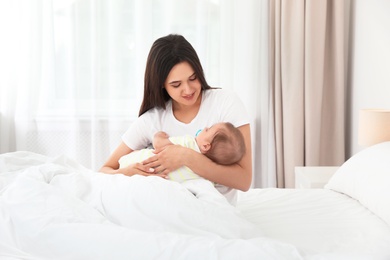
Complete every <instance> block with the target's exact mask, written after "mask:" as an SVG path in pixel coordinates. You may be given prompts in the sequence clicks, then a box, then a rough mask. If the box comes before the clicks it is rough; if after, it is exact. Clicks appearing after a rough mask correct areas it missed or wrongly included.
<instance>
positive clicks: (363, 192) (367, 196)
mask: <svg viewBox="0 0 390 260" xmlns="http://www.w3.org/2000/svg"><path fill="white" fill-rule="evenodd" d="M325 188H326V189H331V190H334V191H337V192H341V193H344V194H346V195H348V196H350V197H352V198H354V199H356V200H358V201H359V202H360V203H361V204H362V205H363V206H365V207H366V208H367V209H369V210H370V211H371V212H373V213H374V214H375V215H377V216H379V217H380V218H382V219H383V220H384V221H386V223H387V224H388V225H390V142H384V143H380V144H376V145H373V146H371V147H368V148H366V149H364V150H362V151H361V152H358V153H357V154H355V155H354V156H352V157H351V158H350V159H349V160H347V161H346V162H345V163H344V164H343V165H342V166H341V167H340V168H339V169H338V170H337V171H336V172H335V174H334V175H333V176H332V178H331V179H330V180H329V182H328V184H327V185H325Z"/></svg>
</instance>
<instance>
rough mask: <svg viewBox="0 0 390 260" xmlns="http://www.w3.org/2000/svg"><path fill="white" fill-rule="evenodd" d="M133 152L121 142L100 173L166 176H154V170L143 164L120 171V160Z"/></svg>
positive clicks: (161, 175) (163, 175)
mask: <svg viewBox="0 0 390 260" xmlns="http://www.w3.org/2000/svg"><path fill="white" fill-rule="evenodd" d="M131 152H133V150H132V149H130V148H129V147H128V146H127V145H126V144H125V143H124V142H121V143H120V145H119V146H118V147H117V148H116V149H115V151H114V152H113V153H112V154H111V155H110V157H109V158H108V160H107V161H106V162H105V164H104V165H103V166H102V168H100V170H99V171H100V172H104V173H111V174H116V173H121V174H124V175H128V176H132V175H134V174H140V175H153V176H160V177H165V176H166V175H165V174H154V169H153V168H151V167H150V166H149V167H148V166H147V165H143V164H142V163H135V164H131V165H129V166H128V167H125V168H121V169H119V159H120V158H121V157H122V156H123V155H126V154H129V153H131Z"/></svg>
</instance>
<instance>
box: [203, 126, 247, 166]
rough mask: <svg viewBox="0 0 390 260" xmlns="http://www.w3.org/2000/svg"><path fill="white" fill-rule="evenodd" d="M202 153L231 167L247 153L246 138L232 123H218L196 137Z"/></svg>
mask: <svg viewBox="0 0 390 260" xmlns="http://www.w3.org/2000/svg"><path fill="white" fill-rule="evenodd" d="M196 142H197V143H198V146H199V148H200V151H201V152H202V153H203V154H204V155H206V156H207V157H208V158H210V159H211V160H213V161H214V162H216V163H218V164H223V165H229V164H233V163H236V162H238V161H240V160H241V158H242V157H243V156H244V153H245V142H244V137H243V135H242V133H241V132H240V130H238V129H237V128H236V127H234V126H233V125H232V124H231V123H217V124H215V125H212V126H211V127H210V128H207V127H206V128H205V129H203V130H202V131H201V132H200V133H199V135H198V136H197V137H196Z"/></svg>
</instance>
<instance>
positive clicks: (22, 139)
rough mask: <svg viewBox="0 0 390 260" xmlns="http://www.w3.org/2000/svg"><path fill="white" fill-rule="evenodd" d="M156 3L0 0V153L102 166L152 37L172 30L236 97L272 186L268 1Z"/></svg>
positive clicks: (133, 101) (132, 114)
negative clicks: (62, 156) (26, 153)
mask: <svg viewBox="0 0 390 260" xmlns="http://www.w3.org/2000/svg"><path fill="white" fill-rule="evenodd" d="M161 3H162V2H161V1H156V0H148V1H139V0H137V1H110V0H102V1H81V2H80V1H67V0H45V1H39V0H13V1H6V0H4V1H0V32H1V36H2V39H3V40H2V41H0V57H1V59H0V71H1V73H0V133H1V134H0V153H4V152H11V151H18V150H29V151H34V152H37V153H42V154H45V155H49V156H57V155H59V154H66V155H68V156H70V157H72V158H78V162H80V163H81V164H83V165H84V166H86V167H88V168H92V169H99V168H100V167H101V166H102V164H103V163H104V161H106V160H107V158H108V156H109V154H110V153H111V152H112V151H113V150H114V149H115V148H116V147H117V146H118V144H119V142H120V136H121V135H122V134H123V133H124V132H125V131H126V129H127V128H128V126H129V125H130V123H131V122H132V120H133V119H135V118H136V117H137V114H138V109H139V106H140V104H141V100H142V93H143V76H144V71H145V63H146V58H147V55H148V51H149V49H150V47H151V45H152V43H153V41H154V40H156V39H157V38H159V37H161V36H164V35H167V34H169V33H178V34H182V35H184V37H186V39H187V40H188V41H189V42H190V43H191V44H192V45H193V46H194V48H195V49H196V51H197V53H198V55H199V57H200V60H201V62H202V65H203V68H204V71H205V74H206V78H207V80H208V83H209V84H210V85H211V86H220V87H221V88H224V89H230V90H232V91H234V92H236V93H237V94H238V95H239V96H240V98H241V99H242V100H243V102H244V106H246V108H247V110H248V112H249V115H250V119H251V124H252V125H251V132H252V140H253V143H252V147H253V156H254V158H260V157H261V158H260V159H256V160H254V166H255V169H257V168H258V169H257V170H256V171H255V172H257V173H258V176H256V178H255V183H256V184H257V185H264V186H269V185H271V186H272V185H273V186H274V179H275V176H274V175H275V174H274V173H275V171H274V163H273V161H272V157H273V154H274V153H272V150H271V151H270V149H272V147H273V146H272V140H273V138H272V136H269V134H272V129H269V128H270V127H271V128H272V124H268V120H269V119H268V118H269V115H270V114H269V113H268V98H269V94H268V86H269V84H268V64H267V62H268V50H267V44H268V38H267V37H268V32H267V30H268V29H267V28H268V14H267V10H268V8H267V6H268V1H267V0H261V1H258V0H248V1H245V3H244V2H239V1H238V2H237V1H215V0H204V1H190V2H188V1H182V0H166V1H164V2H163V4H161ZM151 14H153V15H151ZM156 21H158V22H156ZM242 28H245V30H243V29H242ZM255 140H261V142H255ZM256 154H257V155H256ZM261 167H263V169H261ZM261 171H263V174H261ZM260 175H261V176H260Z"/></svg>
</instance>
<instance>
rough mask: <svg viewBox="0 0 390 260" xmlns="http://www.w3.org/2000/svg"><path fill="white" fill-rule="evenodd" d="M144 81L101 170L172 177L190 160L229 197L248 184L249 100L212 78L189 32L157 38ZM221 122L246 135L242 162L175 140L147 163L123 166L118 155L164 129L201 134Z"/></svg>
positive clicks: (175, 133) (145, 143)
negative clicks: (130, 118) (130, 119)
mask: <svg viewBox="0 0 390 260" xmlns="http://www.w3.org/2000/svg"><path fill="white" fill-rule="evenodd" d="M144 81H145V82H144V97H143V102H142V104H141V108H140V111H139V117H138V119H137V120H136V121H135V122H134V123H133V124H132V125H131V126H130V128H129V129H128V130H127V131H126V133H125V134H124V135H123V137H122V142H121V144H120V145H119V146H118V147H117V148H116V150H115V151H114V152H113V153H112V154H111V156H110V157H109V159H108V160H107V162H106V163H105V164H104V165H103V167H102V168H101V169H100V171H101V172H105V173H122V174H125V175H128V176H132V175H134V174H140V175H145V176H149V175H153V176H160V177H166V175H167V174H168V173H169V172H171V171H173V170H176V169H178V168H179V167H182V166H184V165H185V166H187V167H189V168H190V169H191V170H192V171H194V172H196V173H197V174H198V175H200V176H201V177H203V178H205V179H208V180H210V181H212V182H215V183H217V188H218V189H219V190H220V191H221V193H223V194H224V195H225V196H226V197H227V198H228V199H229V200H233V199H234V189H239V190H243V191H246V190H248V189H249V187H250V184H251V180H252V159H251V156H252V154H251V137H250V126H249V120H248V116H247V114H246V111H245V109H244V105H243V104H242V102H241V101H240V100H239V99H238V98H237V97H236V96H235V95H234V94H233V93H230V92H228V91H226V90H222V89H214V88H211V87H210V86H209V85H208V84H207V82H206V79H205V77H204V73H203V69H202V66H201V63H200V60H199V58H198V55H197V54H196V51H195V50H194V48H193V47H192V46H191V44H190V43H189V42H188V41H187V40H186V39H185V38H184V37H183V36H180V35H168V36H165V37H162V38H159V39H157V40H156V41H155V42H154V43H153V45H152V48H151V50H150V52H149V56H148V60H147V64H146V71H145V80H144ZM218 122H231V123H232V124H233V125H234V126H236V127H238V128H239V130H240V131H241V132H242V134H243V136H244V140H245V145H246V148H247V150H246V153H245V155H244V157H243V158H242V159H241V160H240V161H239V162H238V163H236V164H233V165H229V166H224V165H218V164H216V163H214V162H213V161H211V160H210V159H208V158H207V157H206V156H204V155H202V154H200V153H197V152H196V151H193V150H192V149H189V148H185V147H182V146H179V145H171V146H168V147H166V148H165V149H164V150H162V151H156V155H155V156H153V157H151V158H149V159H147V160H145V161H144V162H143V163H137V164H133V165H130V166H128V167H126V168H124V169H119V163H118V161H119V159H120V158H121V157H122V156H123V155H126V154H128V153H131V152H132V151H134V150H139V149H142V148H145V147H147V146H148V145H150V144H151V143H152V141H153V135H154V134H155V133H156V132H158V131H164V132H166V133H167V134H168V135H170V136H179V135H184V134H195V133H196V132H197V130H198V129H200V128H203V126H205V125H213V124H215V123H218Z"/></svg>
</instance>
